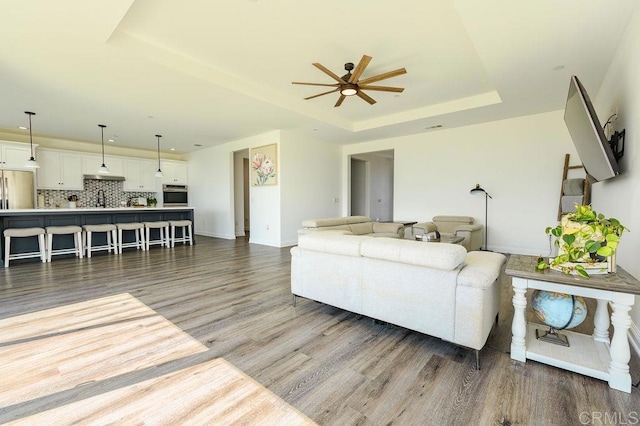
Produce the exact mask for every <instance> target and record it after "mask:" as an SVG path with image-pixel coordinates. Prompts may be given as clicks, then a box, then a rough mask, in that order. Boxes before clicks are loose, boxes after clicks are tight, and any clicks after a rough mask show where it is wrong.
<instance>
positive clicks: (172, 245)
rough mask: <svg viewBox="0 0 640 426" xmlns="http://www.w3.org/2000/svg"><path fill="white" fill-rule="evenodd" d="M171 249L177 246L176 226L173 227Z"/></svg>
mask: <svg viewBox="0 0 640 426" xmlns="http://www.w3.org/2000/svg"><path fill="white" fill-rule="evenodd" d="M170 241H171V247H175V246H176V227H175V226H174V225H172V226H171V239H170Z"/></svg>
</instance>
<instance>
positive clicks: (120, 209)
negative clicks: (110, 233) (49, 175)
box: [0, 206, 194, 215]
mask: <svg viewBox="0 0 640 426" xmlns="http://www.w3.org/2000/svg"><path fill="white" fill-rule="evenodd" d="M185 209H192V210H193V209H194V207H188V206H184V207H77V208H75V209H70V208H59V209H55V208H54V209H9V210H0V215H3V214H7V213H9V214H15V213H26V214H39V213H59V212H65V213H71V212H78V213H87V212H123V211H149V210H185Z"/></svg>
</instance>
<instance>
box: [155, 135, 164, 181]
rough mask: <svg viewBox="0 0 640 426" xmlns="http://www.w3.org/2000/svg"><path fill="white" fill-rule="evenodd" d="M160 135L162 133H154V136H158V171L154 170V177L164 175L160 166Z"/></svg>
mask: <svg viewBox="0 0 640 426" xmlns="http://www.w3.org/2000/svg"><path fill="white" fill-rule="evenodd" d="M161 137H162V135H156V138H158V171H157V172H156V177H159V178H161V177H164V175H163V174H162V169H161V168H160V138H161Z"/></svg>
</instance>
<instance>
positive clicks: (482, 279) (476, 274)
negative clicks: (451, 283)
mask: <svg viewBox="0 0 640 426" xmlns="http://www.w3.org/2000/svg"><path fill="white" fill-rule="evenodd" d="M506 259H507V258H506V257H505V256H504V255H503V254H500V253H493V252H489V251H472V252H469V253H468V254H467V258H466V260H465V262H464V268H462V271H460V274H458V285H464V286H467V287H477V288H487V287H489V286H490V285H491V284H492V283H493V282H494V281H495V280H496V279H497V278H498V276H499V275H500V271H501V269H502V265H503V264H504V262H505V261H506Z"/></svg>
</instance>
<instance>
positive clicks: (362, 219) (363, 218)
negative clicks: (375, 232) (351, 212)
mask: <svg viewBox="0 0 640 426" xmlns="http://www.w3.org/2000/svg"><path fill="white" fill-rule="evenodd" d="M345 219H347V223H349V224H351V223H362V222H371V218H370V217H369V216H347V217H346V218H345Z"/></svg>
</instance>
